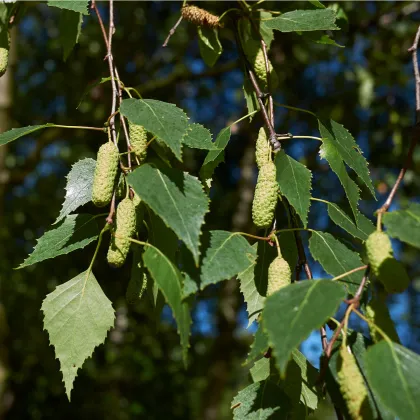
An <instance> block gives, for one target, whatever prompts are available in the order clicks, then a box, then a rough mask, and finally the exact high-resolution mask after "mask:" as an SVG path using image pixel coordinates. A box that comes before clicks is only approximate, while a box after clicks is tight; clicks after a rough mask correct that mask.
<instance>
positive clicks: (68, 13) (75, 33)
mask: <svg viewBox="0 0 420 420" xmlns="http://www.w3.org/2000/svg"><path fill="white" fill-rule="evenodd" d="M82 22H83V15H82V14H81V13H77V12H74V11H72V10H65V9H63V10H62V11H61V14H60V21H59V24H58V30H59V40H60V44H61V46H62V47H63V60H64V61H66V60H67V58H68V56H69V55H70V53H71V52H72V50H73V47H74V46H75V45H76V44H77V43H78V42H79V36H80V33H81V32H82Z"/></svg>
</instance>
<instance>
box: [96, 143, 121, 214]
mask: <svg viewBox="0 0 420 420" xmlns="http://www.w3.org/2000/svg"><path fill="white" fill-rule="evenodd" d="M117 173H118V149H117V148H116V147H115V145H114V143H111V142H108V143H105V144H103V145H102V146H101V147H100V148H99V150H98V157H97V159H96V167H95V175H94V176H93V186H92V201H93V204H95V206H97V207H104V206H106V205H107V204H108V203H109V202H110V201H111V198H112V194H113V193H114V186H115V181H116V177H117Z"/></svg>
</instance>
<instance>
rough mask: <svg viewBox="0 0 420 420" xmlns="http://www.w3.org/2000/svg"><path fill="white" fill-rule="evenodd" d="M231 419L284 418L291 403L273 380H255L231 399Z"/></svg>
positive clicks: (278, 419) (262, 419)
mask: <svg viewBox="0 0 420 420" xmlns="http://www.w3.org/2000/svg"><path fill="white" fill-rule="evenodd" d="M231 406H232V407H235V408H234V409H233V420H245V419H246V420H266V419H270V420H283V419H284V420H286V419H288V418H289V417H288V416H289V411H290V409H291V404H290V401H289V398H288V397H287V395H286V394H285V393H284V391H283V390H282V389H281V387H280V386H279V385H278V384H277V383H276V381H274V380H270V379H268V380H265V381H262V382H255V383H253V384H251V385H249V386H247V387H246V388H245V389H243V390H242V391H240V392H239V393H238V395H236V397H235V398H234V399H233V401H232V404H231Z"/></svg>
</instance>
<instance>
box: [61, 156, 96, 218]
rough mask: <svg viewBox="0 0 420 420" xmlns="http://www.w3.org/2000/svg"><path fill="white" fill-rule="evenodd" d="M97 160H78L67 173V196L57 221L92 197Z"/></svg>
mask: <svg viewBox="0 0 420 420" xmlns="http://www.w3.org/2000/svg"><path fill="white" fill-rule="evenodd" d="M95 166H96V161H95V160H93V159H90V158H86V159H82V160H79V161H78V162H76V163H75V164H74V165H73V166H72V168H71V170H70V172H69V173H68V175H67V185H66V197H65V199H64V203H63V207H62V208H61V210H60V214H59V216H58V218H57V220H56V221H55V223H57V222H59V221H60V220H62V219H64V218H65V217H66V216H68V215H69V214H70V213H71V212H73V211H74V210H76V209H77V208H79V207H80V206H83V205H84V204H86V203H88V202H89V201H90V200H91V199H92V185H93V175H94V173H95Z"/></svg>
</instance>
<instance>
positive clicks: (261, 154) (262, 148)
mask: <svg viewBox="0 0 420 420" xmlns="http://www.w3.org/2000/svg"><path fill="white" fill-rule="evenodd" d="M270 155H271V147H270V143H269V141H268V139H267V133H266V132H265V128H264V127H261V128H260V131H259V132H258V138H257V143H256V145H255V160H256V162H257V166H258V168H261V166H263V165H264V164H266V163H267V162H269V160H270Z"/></svg>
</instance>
